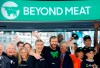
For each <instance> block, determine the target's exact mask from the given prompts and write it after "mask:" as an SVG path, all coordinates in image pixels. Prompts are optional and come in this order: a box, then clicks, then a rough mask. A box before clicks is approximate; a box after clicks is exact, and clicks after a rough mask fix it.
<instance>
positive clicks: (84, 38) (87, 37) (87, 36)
mask: <svg viewBox="0 0 100 68" xmlns="http://www.w3.org/2000/svg"><path fill="white" fill-rule="evenodd" d="M87 39H90V40H91V37H90V36H89V35H85V36H84V37H83V40H84V41H86V40H87Z"/></svg>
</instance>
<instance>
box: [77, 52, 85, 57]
mask: <svg viewBox="0 0 100 68" xmlns="http://www.w3.org/2000/svg"><path fill="white" fill-rule="evenodd" d="M77 57H78V58H80V59H82V58H83V57H84V53H83V52H82V51H80V52H78V53H77Z"/></svg>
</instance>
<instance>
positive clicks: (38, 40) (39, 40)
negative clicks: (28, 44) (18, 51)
mask: <svg viewBox="0 0 100 68" xmlns="http://www.w3.org/2000/svg"><path fill="white" fill-rule="evenodd" d="M37 42H43V41H42V40H41V39H37V40H36V41H35V44H36V43H37Z"/></svg>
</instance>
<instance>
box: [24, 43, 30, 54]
mask: <svg viewBox="0 0 100 68" xmlns="http://www.w3.org/2000/svg"><path fill="white" fill-rule="evenodd" d="M24 47H25V48H27V50H28V52H30V50H31V47H30V45H29V44H26V45H25V46H24Z"/></svg>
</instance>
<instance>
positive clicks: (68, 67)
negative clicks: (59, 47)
mask: <svg viewBox="0 0 100 68" xmlns="http://www.w3.org/2000/svg"><path fill="white" fill-rule="evenodd" d="M62 68H73V62H72V60H71V57H70V56H69V53H68V52H66V53H65V56H64V60H63V63H62Z"/></svg>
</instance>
